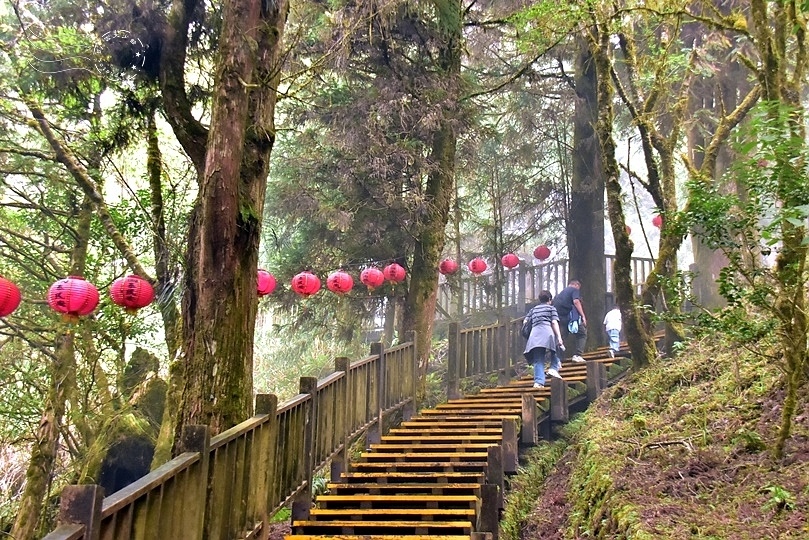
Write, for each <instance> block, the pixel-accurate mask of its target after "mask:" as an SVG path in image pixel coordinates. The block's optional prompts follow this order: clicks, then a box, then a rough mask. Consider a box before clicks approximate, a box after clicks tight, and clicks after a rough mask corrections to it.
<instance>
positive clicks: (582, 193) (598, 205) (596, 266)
mask: <svg viewBox="0 0 809 540" xmlns="http://www.w3.org/2000/svg"><path fill="white" fill-rule="evenodd" d="M577 42H578V54H577V56H576V110H575V118H574V124H573V178H572V186H571V194H570V211H569V214H568V228H567V230H568V251H569V253H570V269H569V273H570V277H572V278H577V279H579V280H581V282H582V298H583V303H584V312H585V314H586V315H587V320H588V330H589V331H588V332H587V346H588V347H596V346H599V345H605V344H606V336H605V335H604V332H602V331H600V330H601V321H602V319H603V317H604V314H605V313H606V312H607V306H606V295H607V285H606V283H605V281H604V276H605V275H606V267H605V264H606V263H605V259H604V171H603V170H602V167H601V152H600V151H599V142H598V135H597V134H596V131H595V125H596V123H597V122H598V95H597V85H598V78H597V76H596V68H595V63H594V61H593V57H592V55H591V53H590V48H589V46H588V44H587V40H585V39H584V38H583V37H580V38H579V39H578V40H577ZM565 285H566V284H560V287H564V286H565ZM556 292H559V291H556Z"/></svg>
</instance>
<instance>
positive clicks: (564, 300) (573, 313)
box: [553, 279, 587, 362]
mask: <svg viewBox="0 0 809 540" xmlns="http://www.w3.org/2000/svg"><path fill="white" fill-rule="evenodd" d="M579 289H581V282H580V281H579V280H578V279H571V280H570V281H569V282H568V284H567V287H565V288H564V289H562V292H560V293H559V294H557V295H556V298H554V299H553V307H555V308H556V311H557V312H558V313H559V326H560V330H562V338H563V339H564V338H567V336H568V335H570V334H574V335H575V336H576V346H575V348H574V349H573V357H572V358H571V360H573V361H574V362H584V358H582V356H581V355H582V353H584V347H585V345H586V343H587V316H586V315H585V314H584V307H583V306H582V304H581V294H580V293H579ZM571 327H572V328H571Z"/></svg>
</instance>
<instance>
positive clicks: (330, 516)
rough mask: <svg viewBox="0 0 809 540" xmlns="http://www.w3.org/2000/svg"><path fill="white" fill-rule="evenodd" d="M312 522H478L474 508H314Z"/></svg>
mask: <svg viewBox="0 0 809 540" xmlns="http://www.w3.org/2000/svg"><path fill="white" fill-rule="evenodd" d="M309 520H310V521H327V520H338V521H359V520H365V521H381V520H390V521H402V520H410V521H418V520H421V521H456V520H469V521H473V522H474V521H476V520H477V511H476V510H475V509H474V508H338V509H321V508H313V509H312V510H310V511H309Z"/></svg>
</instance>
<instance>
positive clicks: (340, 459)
mask: <svg viewBox="0 0 809 540" xmlns="http://www.w3.org/2000/svg"><path fill="white" fill-rule="evenodd" d="M349 364H350V360H349V359H348V358H346V357H345V356H340V357H338V358H335V359H334V370H335V371H342V372H343V373H344V374H345V375H344V378H343V382H342V384H341V387H340V393H339V395H338V396H337V397H336V398H335V400H334V401H335V403H339V404H343V406H342V407H340V409H339V410H338V411H336V415H337V418H338V421H337V424H338V425H337V426H335V429H336V430H337V431H336V433H335V437H336V438H337V440H338V441H339V442H338V443H337V446H338V447H339V448H340V449H339V450H338V451H337V453H336V454H335V455H334V457H333V458H332V460H331V471H330V475H329V476H330V477H331V481H332V482H339V481H340V476H341V475H342V474H343V473H344V472H348V463H349V457H348V446H349V441H348V439H349V427H348V403H349V400H350V399H353V398H351V397H350V396H349V395H348V387H349V384H348V366H349Z"/></svg>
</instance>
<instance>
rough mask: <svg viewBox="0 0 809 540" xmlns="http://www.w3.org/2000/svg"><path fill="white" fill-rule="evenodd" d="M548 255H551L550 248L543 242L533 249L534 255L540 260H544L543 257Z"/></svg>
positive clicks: (545, 257)
mask: <svg viewBox="0 0 809 540" xmlns="http://www.w3.org/2000/svg"><path fill="white" fill-rule="evenodd" d="M550 256H551V250H550V248H549V247H548V246H546V245H545V244H542V245H541V246H537V247H536V249H534V257H536V258H537V259H538V260H540V261H544V260H545V259H547V258H548V257H550Z"/></svg>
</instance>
